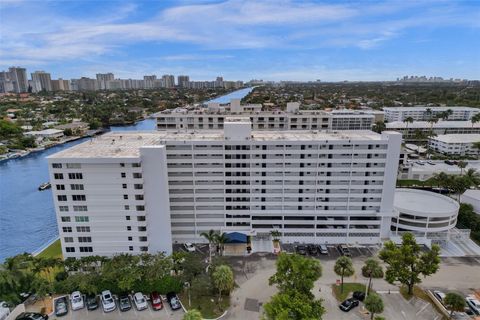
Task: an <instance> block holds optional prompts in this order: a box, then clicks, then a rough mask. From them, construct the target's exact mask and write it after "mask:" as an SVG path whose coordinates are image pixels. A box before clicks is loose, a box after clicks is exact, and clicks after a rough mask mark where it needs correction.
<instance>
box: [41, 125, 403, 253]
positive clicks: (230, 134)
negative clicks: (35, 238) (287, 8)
mask: <svg viewBox="0 0 480 320" xmlns="http://www.w3.org/2000/svg"><path fill="white" fill-rule="evenodd" d="M400 144H401V135H400V134H399V133H395V132H384V133H382V134H381V135H380V134H376V133H373V132H371V131H340V132H332V133H325V132H319V131H252V130H251V123H250V121H249V119H248V118H231V119H229V120H228V121H225V123H224V128H223V130H202V131H199V132H196V133H191V132H182V131H175V132H174V131H164V132H155V133H144V132H142V133H140V132H131V133H127V132H122V133H119V132H116V133H108V134H106V135H103V136H100V137H98V138H94V139H92V140H91V141H88V142H85V143H82V144H80V145H77V146H74V147H72V148H69V149H67V150H64V151H61V152H59V153H57V154H54V155H52V156H50V157H49V159H48V162H49V168H50V169H49V170H50V181H51V183H52V190H53V197H54V203H55V208H56V213H57V222H58V227H59V232H60V239H61V243H62V251H63V255H64V257H65V258H68V257H80V256H87V255H107V256H110V255H113V254H118V253H132V254H138V253H141V252H152V253H153V252H158V251H165V252H167V253H170V252H171V250H172V243H173V242H185V241H190V242H204V241H205V240H204V239H203V237H201V236H200V233H202V232H204V231H208V230H210V229H213V230H216V231H219V232H240V233H243V234H246V235H250V236H251V237H252V240H255V239H256V238H261V237H264V236H265V235H269V234H270V232H271V231H272V230H278V231H280V232H281V234H282V241H283V242H295V241H300V242H308V243H332V244H333V243H359V244H367V243H379V242H381V240H382V239H387V238H388V237H389V236H390V228H391V221H392V216H393V214H394V211H393V197H394V191H395V182H396V175H397V167H398V160H399V152H400ZM253 250H254V251H255V250H257V248H253Z"/></svg>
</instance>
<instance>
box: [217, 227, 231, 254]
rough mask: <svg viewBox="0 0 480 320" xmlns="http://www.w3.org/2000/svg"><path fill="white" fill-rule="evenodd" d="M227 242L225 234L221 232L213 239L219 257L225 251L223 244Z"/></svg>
mask: <svg viewBox="0 0 480 320" xmlns="http://www.w3.org/2000/svg"><path fill="white" fill-rule="evenodd" d="M228 240H229V238H228V236H227V234H226V233H225V232H223V233H222V234H217V235H216V237H215V243H216V244H217V246H218V248H219V249H220V255H221V256H223V251H224V250H225V243H227V242H228Z"/></svg>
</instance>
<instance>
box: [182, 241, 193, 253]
mask: <svg viewBox="0 0 480 320" xmlns="http://www.w3.org/2000/svg"><path fill="white" fill-rule="evenodd" d="M183 246H184V247H185V250H187V251H188V252H195V246H194V245H193V244H192V243H190V242H187V243H185V244H184V245H183Z"/></svg>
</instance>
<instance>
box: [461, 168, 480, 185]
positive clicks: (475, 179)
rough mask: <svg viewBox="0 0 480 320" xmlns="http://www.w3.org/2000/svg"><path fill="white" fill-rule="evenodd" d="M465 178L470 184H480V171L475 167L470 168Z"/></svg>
mask: <svg viewBox="0 0 480 320" xmlns="http://www.w3.org/2000/svg"><path fill="white" fill-rule="evenodd" d="M465 179H466V180H467V181H468V182H469V183H470V186H478V185H480V173H478V172H477V170H476V169H474V168H470V169H468V170H467V171H466V172H465Z"/></svg>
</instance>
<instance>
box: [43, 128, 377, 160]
mask: <svg viewBox="0 0 480 320" xmlns="http://www.w3.org/2000/svg"><path fill="white" fill-rule="evenodd" d="M381 139H382V136H381V135H380V134H378V133H375V132H372V131H366V130H365V131H363V130H353V131H337V132H325V131H300V130H299V131H252V132H251V136H250V139H249V140H248V141H311V142H313V141H315V142H319V141H334V140H354V141H372V140H378V141H380V140H381ZM168 141H230V140H225V138H224V131H223V130H199V131H195V132H193V131H190V132H186V131H141V132H140V131H139V132H109V133H106V134H104V135H101V136H98V137H95V138H92V139H91V140H89V141H87V142H84V143H81V144H78V145H76V146H73V147H71V148H68V149H65V150H63V151H60V152H58V153H55V154H53V155H51V156H49V158H112V157H114V158H136V157H138V156H139V155H140V150H139V148H141V147H145V146H156V145H163V144H165V143H166V142H168ZM242 141H245V140H242ZM242 141H240V142H242Z"/></svg>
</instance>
